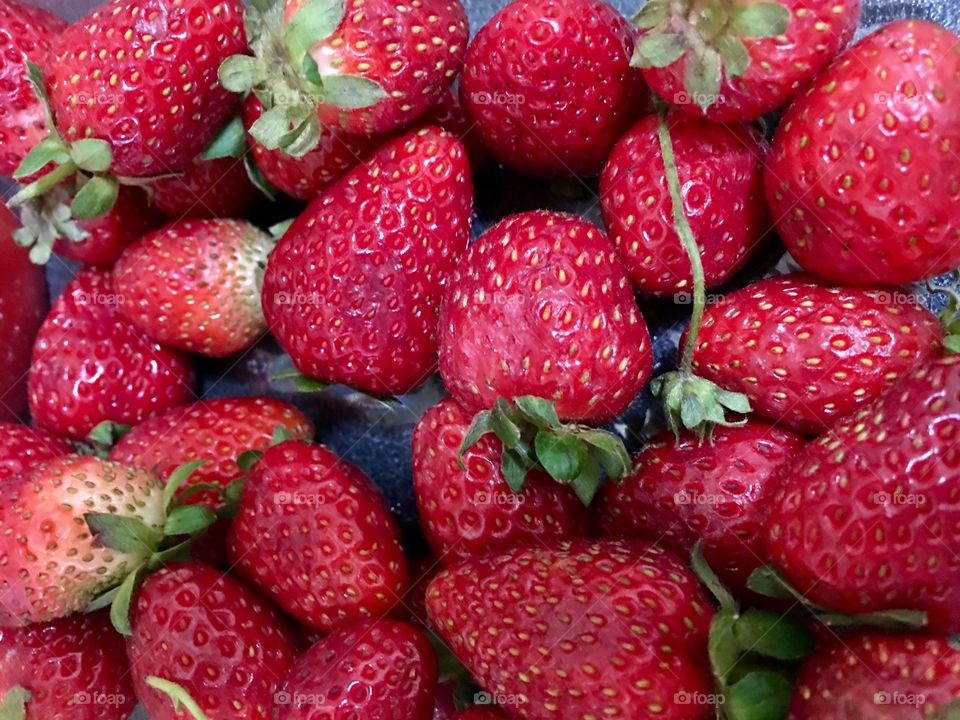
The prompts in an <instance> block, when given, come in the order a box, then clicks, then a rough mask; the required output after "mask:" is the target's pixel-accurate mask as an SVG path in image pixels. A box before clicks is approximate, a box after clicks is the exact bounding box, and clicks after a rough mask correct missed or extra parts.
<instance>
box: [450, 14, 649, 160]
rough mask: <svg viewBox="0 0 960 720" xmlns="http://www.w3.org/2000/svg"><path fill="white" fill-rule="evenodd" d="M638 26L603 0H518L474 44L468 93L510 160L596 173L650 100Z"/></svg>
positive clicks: (479, 121)
mask: <svg viewBox="0 0 960 720" xmlns="http://www.w3.org/2000/svg"><path fill="white" fill-rule="evenodd" d="M635 41H636V31H635V30H634V29H633V28H632V27H631V26H630V23H629V22H627V20H626V19H625V18H624V17H623V16H622V15H620V13H618V12H617V11H616V10H614V9H613V8H612V7H611V6H610V5H609V4H608V3H606V2H602V1H601V0H564V2H558V0H515V1H514V2H512V3H510V4H509V5H507V7H505V8H504V9H503V10H501V11H500V12H499V13H498V14H497V15H496V16H495V17H494V18H493V20H491V21H490V23H489V24H487V25H486V26H485V27H483V28H482V29H481V30H480V32H479V33H477V36H476V37H475V38H474V40H473V42H472V43H471V44H470V49H469V51H468V53H467V62H466V65H465V67H464V70H463V78H462V80H461V83H460V97H461V98H462V101H463V104H464V107H465V108H466V110H467V114H468V116H469V117H470V118H471V120H473V121H474V122H475V123H476V131H477V132H478V133H479V135H480V137H481V138H482V139H483V142H484V143H485V144H486V145H487V147H489V148H490V151H491V152H492V153H493V154H494V155H495V156H496V158H497V159H498V160H499V161H500V162H501V163H503V164H505V165H509V166H511V167H513V168H516V169H517V170H520V171H521V172H524V173H529V174H532V175H539V176H546V177H553V176H558V175H560V176H562V175H597V174H598V173H599V172H600V170H601V169H602V168H603V164H604V162H605V161H606V159H607V156H608V155H609V154H610V150H611V149H612V148H613V146H614V144H615V143H616V142H617V139H618V138H619V137H620V136H621V135H622V134H623V133H624V131H625V130H626V129H627V128H628V127H630V125H631V123H632V122H633V121H634V120H636V119H637V118H638V117H639V116H640V114H642V113H643V111H644V110H645V108H646V104H647V95H646V90H645V85H644V82H643V78H642V76H641V74H640V73H639V72H638V71H636V70H634V69H633V68H631V67H630V54H631V51H632V49H633V45H634V42H635Z"/></svg>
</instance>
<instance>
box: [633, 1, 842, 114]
mask: <svg viewBox="0 0 960 720" xmlns="http://www.w3.org/2000/svg"><path fill="white" fill-rule="evenodd" d="M859 20H860V0H775V2H767V1H766V0H747V1H746V2H742V3H737V4H731V3H728V2H725V1H723V0H720V1H718V0H707V2H700V1H694V0H681V1H680V2H673V0H651V2H648V3H647V4H646V5H645V6H644V8H643V10H642V11H641V13H640V14H639V15H638V16H637V18H636V19H635V20H634V22H635V23H636V24H637V25H638V26H639V27H640V28H641V30H642V32H643V35H642V36H641V38H640V41H639V42H638V44H637V49H636V53H635V55H634V65H635V66H637V67H641V68H644V73H643V75H644V77H645V78H646V80H647V82H648V83H650V87H651V88H653V89H654V90H655V91H656V92H657V94H658V95H660V97H662V98H664V99H665V100H666V101H667V102H670V103H672V104H674V105H676V106H677V107H678V109H680V110H682V111H683V112H685V113H689V114H694V115H700V116H702V115H706V117H707V118H708V119H710V120H713V121H718V122H735V121H738V120H754V119H756V118H758V117H760V116H761V115H765V114H766V113H768V112H770V111H772V110H776V109H777V108H780V107H783V106H784V105H786V104H787V102H788V101H789V100H790V99H791V98H792V97H793V96H794V94H796V93H797V91H798V90H800V89H802V88H803V87H804V86H805V85H806V84H807V82H808V81H809V80H810V79H811V78H813V77H814V76H815V75H816V74H817V73H818V72H819V71H820V70H821V68H823V67H825V66H826V65H827V64H828V63H830V62H831V61H832V60H833V59H834V57H836V55H837V53H839V52H840V51H841V50H842V49H843V48H844V47H846V45H847V43H849V42H850V40H851V39H852V38H853V34H854V31H855V30H856V28H857V24H858V22H859Z"/></svg>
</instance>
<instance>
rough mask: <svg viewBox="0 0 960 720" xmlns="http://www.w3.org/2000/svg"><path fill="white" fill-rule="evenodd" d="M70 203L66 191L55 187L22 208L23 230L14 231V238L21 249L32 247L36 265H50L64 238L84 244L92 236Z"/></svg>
mask: <svg viewBox="0 0 960 720" xmlns="http://www.w3.org/2000/svg"><path fill="white" fill-rule="evenodd" d="M68 201H69V194H68V193H67V191H66V189H64V188H54V189H53V190H51V191H49V192H47V193H45V194H43V195H41V196H40V197H38V198H37V199H35V200H31V201H29V202H28V203H26V204H25V205H24V206H23V207H22V208H21V209H20V222H21V223H22V224H23V227H21V228H18V229H17V230H15V231H14V232H13V239H14V242H16V243H17V245H19V246H20V247H25V248H30V260H31V261H32V262H33V263H35V264H37V265H44V264H46V263H47V261H48V260H49V259H50V256H51V255H52V253H53V246H54V243H56V241H57V240H59V239H60V238H67V239H68V240H70V241H71V242H80V241H82V240H86V239H87V238H88V237H90V234H89V233H88V232H87V231H86V230H84V229H83V228H81V227H80V226H79V225H78V224H77V223H76V221H75V220H74V218H73V214H72V213H71V211H70V205H69V204H67V202H68Z"/></svg>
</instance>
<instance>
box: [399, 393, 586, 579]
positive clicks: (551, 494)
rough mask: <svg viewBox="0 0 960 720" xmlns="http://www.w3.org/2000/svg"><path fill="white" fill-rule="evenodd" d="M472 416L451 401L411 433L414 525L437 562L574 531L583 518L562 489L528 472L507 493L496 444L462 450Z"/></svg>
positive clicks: (582, 528)
mask: <svg viewBox="0 0 960 720" xmlns="http://www.w3.org/2000/svg"><path fill="white" fill-rule="evenodd" d="M472 419H473V418H472V417H471V416H470V415H469V414H468V413H467V412H466V411H465V410H464V409H463V408H462V407H461V406H460V405H458V404H457V402H456V401H455V400H452V399H450V398H448V399H446V400H443V401H441V402H440V403H439V404H438V405H435V406H434V407H433V408H431V409H430V410H428V411H427V413H426V414H425V415H424V416H423V418H422V419H421V420H420V423H419V424H418V425H417V428H416V430H415V431H414V434H413V484H414V490H415V491H416V495H417V505H418V507H419V509H420V518H421V524H422V527H423V531H424V534H425V535H426V536H427V540H428V541H429V542H430V547H431V549H432V550H433V552H434V554H435V555H436V556H437V557H438V558H439V559H440V560H441V561H442V562H445V563H451V562H455V561H457V560H463V559H466V558H468V557H471V556H476V555H482V554H484V553H485V552H494V551H497V552H498V551H502V550H507V549H509V548H511V547H514V546H517V545H521V546H522V545H534V544H537V543H540V542H543V543H548V544H549V543H550V542H552V541H553V540H557V539H564V538H573V537H576V536H582V535H583V534H585V532H586V526H587V517H586V513H585V511H584V508H583V505H582V504H581V503H580V501H579V500H577V497H576V495H575V494H574V493H573V491H572V490H571V489H570V488H564V487H559V486H558V485H557V484H556V483H553V482H551V481H550V479H549V478H548V477H546V476H544V475H543V474H542V473H535V474H531V475H530V476H529V477H528V478H527V481H526V483H525V484H524V487H523V490H522V492H520V493H518V494H515V493H514V492H513V491H512V490H511V489H510V486H509V485H508V484H507V482H506V480H505V479H504V477H503V473H502V471H501V469H500V462H499V461H500V457H501V455H502V446H501V443H500V441H499V440H498V439H496V438H495V437H490V438H488V437H484V438H481V439H480V440H479V442H477V444H476V445H474V446H473V447H472V448H471V449H470V450H468V451H467V452H466V453H465V454H464V455H463V465H464V467H462V468H461V466H460V464H459V463H460V457H459V451H460V447H461V446H462V445H463V441H464V438H465V437H466V434H467V430H468V428H469V426H470V423H471V421H472Z"/></svg>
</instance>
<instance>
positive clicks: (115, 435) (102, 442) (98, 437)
mask: <svg viewBox="0 0 960 720" xmlns="http://www.w3.org/2000/svg"><path fill="white" fill-rule="evenodd" d="M131 429H132V428H131V426H130V425H124V424H123V423H116V422H113V421H112V420H104V421H103V422H102V423H100V424H99V425H97V426H96V427H94V428H93V430H91V431H90V433H89V434H88V435H87V440H89V441H90V442H91V443H93V444H94V445H97V446H99V447H101V448H112V447H113V446H114V445H116V443H117V441H118V440H120V438H122V437H123V436H124V435H126V434H127V433H128V432H130V430H131Z"/></svg>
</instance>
